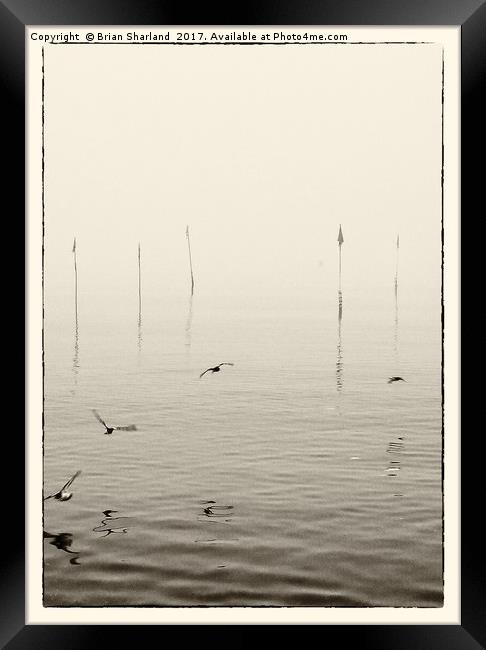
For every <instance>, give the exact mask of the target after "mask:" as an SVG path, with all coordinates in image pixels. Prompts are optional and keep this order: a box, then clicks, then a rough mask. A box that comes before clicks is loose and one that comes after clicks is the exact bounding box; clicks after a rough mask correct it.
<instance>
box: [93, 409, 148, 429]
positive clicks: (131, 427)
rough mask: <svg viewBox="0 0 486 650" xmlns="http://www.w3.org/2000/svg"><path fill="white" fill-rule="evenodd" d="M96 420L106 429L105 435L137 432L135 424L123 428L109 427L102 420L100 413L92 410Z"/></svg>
mask: <svg viewBox="0 0 486 650" xmlns="http://www.w3.org/2000/svg"><path fill="white" fill-rule="evenodd" d="M92 411H93V413H94V416H95V418H96V419H97V420H98V422H101V424H102V425H103V426H104V427H105V429H106V431H105V434H108V433H113V431H136V430H137V427H136V426H135V425H134V424H128V425H127V426H123V427H109V426H108V425H107V424H106V422H105V421H104V420H103V419H102V418H101V416H100V414H99V413H98V411H95V410H94V409H92Z"/></svg>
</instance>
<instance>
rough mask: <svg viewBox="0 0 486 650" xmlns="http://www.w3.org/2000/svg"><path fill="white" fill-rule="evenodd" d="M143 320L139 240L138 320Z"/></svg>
mask: <svg viewBox="0 0 486 650" xmlns="http://www.w3.org/2000/svg"><path fill="white" fill-rule="evenodd" d="M141 320H142V272H141V269H140V242H138V322H139V324H140V323H141Z"/></svg>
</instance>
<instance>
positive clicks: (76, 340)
mask: <svg viewBox="0 0 486 650" xmlns="http://www.w3.org/2000/svg"><path fill="white" fill-rule="evenodd" d="M73 374H74V388H75V389H76V388H77V386H78V374H79V329H78V321H77V319H76V323H75V326H74V354H73Z"/></svg>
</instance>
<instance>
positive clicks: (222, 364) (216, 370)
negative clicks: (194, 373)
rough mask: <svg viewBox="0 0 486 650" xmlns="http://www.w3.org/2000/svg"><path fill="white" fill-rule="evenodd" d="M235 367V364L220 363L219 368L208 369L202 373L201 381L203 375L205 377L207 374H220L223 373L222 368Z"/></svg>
mask: <svg viewBox="0 0 486 650" xmlns="http://www.w3.org/2000/svg"><path fill="white" fill-rule="evenodd" d="M234 365H235V364H234V363H226V362H223V363H219V364H218V365H217V366H214V368H208V369H207V370H205V371H204V372H202V373H201V374H200V375H199V379H201V377H202V376H203V375H205V374H206V373H207V372H211V374H212V373H214V372H220V371H221V366H234Z"/></svg>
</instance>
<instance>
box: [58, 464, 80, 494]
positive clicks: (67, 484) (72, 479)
mask: <svg viewBox="0 0 486 650" xmlns="http://www.w3.org/2000/svg"><path fill="white" fill-rule="evenodd" d="M80 474H81V470H80V469H79V470H78V471H77V472H76V474H73V475H72V476H71V478H70V479H69V481H68V482H67V483H66V484H65V485H63V486H62V488H61V490H60V492H62V491H63V490H65V489H66V488H68V487H69V486H70V485H71V483H72V482H73V481H74V479H75V478H77V477H78V476H79V475H80Z"/></svg>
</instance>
